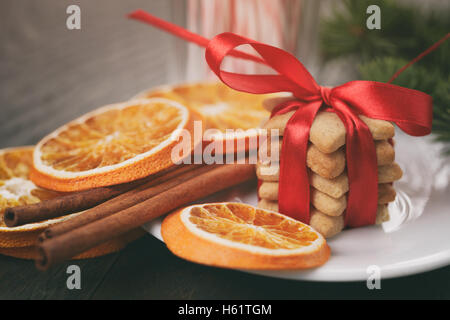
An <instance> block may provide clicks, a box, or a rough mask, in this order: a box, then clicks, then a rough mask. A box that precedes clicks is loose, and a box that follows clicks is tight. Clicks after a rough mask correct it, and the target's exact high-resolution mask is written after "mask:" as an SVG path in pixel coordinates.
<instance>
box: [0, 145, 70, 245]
mask: <svg viewBox="0 0 450 320" xmlns="http://www.w3.org/2000/svg"><path fill="white" fill-rule="evenodd" d="M32 161H33V147H31V146H29V147H18V148H9V149H3V150H0V247H2V248H9V247H24V246H30V245H33V244H34V243H35V242H36V239H37V236H38V234H39V233H40V232H42V230H43V229H44V228H46V227H47V226H49V225H50V224H52V223H55V222H58V221H60V220H61V219H62V218H59V219H53V220H47V221H45V222H43V223H39V224H28V225H25V226H20V227H16V228H8V227H6V225H5V223H4V221H3V212H4V211H5V209H6V208H8V207H15V206H20V205H26V204H32V203H36V202H40V201H42V200H46V199H51V198H54V197H57V196H60V195H61V193H60V192H56V191H51V190H46V189H42V188H39V187H38V186H36V185H35V184H34V183H33V182H31V181H30V180H29V179H28V175H29V172H30V168H31V164H32Z"/></svg>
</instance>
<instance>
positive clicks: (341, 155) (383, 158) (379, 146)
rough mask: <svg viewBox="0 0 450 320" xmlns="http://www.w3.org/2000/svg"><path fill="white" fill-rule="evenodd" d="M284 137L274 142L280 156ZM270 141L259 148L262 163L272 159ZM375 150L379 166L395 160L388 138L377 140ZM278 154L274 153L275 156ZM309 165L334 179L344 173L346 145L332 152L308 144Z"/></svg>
mask: <svg viewBox="0 0 450 320" xmlns="http://www.w3.org/2000/svg"><path fill="white" fill-rule="evenodd" d="M282 142H283V140H282V139H279V140H277V141H274V142H273V145H275V144H276V145H277V147H278V157H280V155H281V147H282ZM273 145H272V144H271V143H270V141H267V143H262V144H261V145H260V147H259V150H258V160H259V161H260V162H261V163H264V164H268V163H270V160H272V161H276V160H277V159H272V147H273ZM375 152H376V155H377V163H378V165H379V166H383V165H387V164H391V163H392V162H394V158H395V150H394V147H393V146H392V145H391V144H390V143H389V142H388V141H387V140H380V141H375ZM275 155H276V154H274V156H275ZM306 159H307V165H308V167H309V168H311V169H312V170H313V171H314V172H316V173H318V174H320V175H321V176H323V177H325V178H328V179H332V178H335V177H337V176H338V175H340V174H341V173H342V171H343V170H344V168H345V147H341V148H339V149H338V150H336V151H335V152H332V153H323V152H322V151H320V150H319V149H318V148H317V147H316V146H315V145H314V144H310V145H309V146H308V150H307V153H306Z"/></svg>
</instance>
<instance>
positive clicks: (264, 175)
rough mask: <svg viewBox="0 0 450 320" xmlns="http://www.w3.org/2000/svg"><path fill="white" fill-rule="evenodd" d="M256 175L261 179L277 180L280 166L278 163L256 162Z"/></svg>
mask: <svg viewBox="0 0 450 320" xmlns="http://www.w3.org/2000/svg"><path fill="white" fill-rule="evenodd" d="M256 176H257V177H258V179H259V180H262V181H278V180H279V177H280V166H279V165H278V164H273V165H263V164H259V163H257V164H256Z"/></svg>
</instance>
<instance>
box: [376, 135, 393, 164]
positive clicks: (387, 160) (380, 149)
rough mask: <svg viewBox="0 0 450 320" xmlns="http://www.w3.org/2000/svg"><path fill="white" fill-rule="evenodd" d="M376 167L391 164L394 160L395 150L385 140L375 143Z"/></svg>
mask: <svg viewBox="0 0 450 320" xmlns="http://www.w3.org/2000/svg"><path fill="white" fill-rule="evenodd" d="M375 152H376V154H377V164H378V166H384V165H387V164H391V163H393V162H394V160H395V149H394V146H393V145H392V144H390V143H389V142H388V141H387V140H380V141H375Z"/></svg>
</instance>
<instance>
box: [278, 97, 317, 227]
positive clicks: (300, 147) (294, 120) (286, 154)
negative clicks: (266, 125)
mask: <svg viewBox="0 0 450 320" xmlns="http://www.w3.org/2000/svg"><path fill="white" fill-rule="evenodd" d="M321 104H322V101H315V102H312V103H310V104H308V105H307V106H304V107H300V108H298V109H297V111H296V112H295V113H294V114H293V115H292V117H291V118H290V119H289V121H288V123H287V125H286V128H285V130H284V135H283V145H282V148H281V157H280V178H279V186H278V203H279V208H278V209H279V211H280V212H281V213H283V214H285V215H288V216H290V217H292V218H295V219H297V220H300V221H302V222H304V223H307V224H308V223H309V220H310V200H309V176H308V170H307V168H306V150H307V149H308V140H309V131H310V128H311V125H312V123H313V121H314V118H315V116H316V113H317V111H318V110H319V108H320V106H321Z"/></svg>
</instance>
